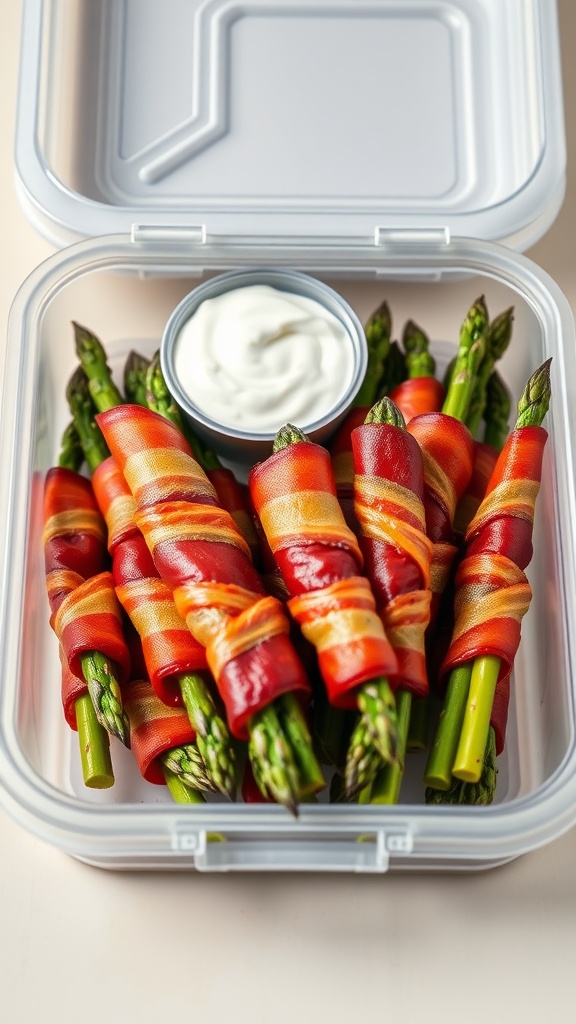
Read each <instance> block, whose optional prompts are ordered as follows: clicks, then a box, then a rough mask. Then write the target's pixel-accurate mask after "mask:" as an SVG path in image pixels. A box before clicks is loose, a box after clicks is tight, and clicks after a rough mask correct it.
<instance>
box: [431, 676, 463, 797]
mask: <svg viewBox="0 0 576 1024" xmlns="http://www.w3.org/2000/svg"><path fill="white" fill-rule="evenodd" d="M471 675H472V665H471V664H470V663H467V664H466V665H462V666H461V667H460V668H455V669H453V671H452V672H451V673H450V676H449V678H448V684H447V687H446V694H445V697H444V702H443V705H442V711H441V712H440V719H439V721H438V726H437V728H436V733H435V735H434V740H433V743H432V747H431V749H430V753H429V755H428V761H427V764H426V769H425V772H424V782H425V783H426V785H427V786H429V787H431V788H434V789H442V790H447V789H449V788H450V786H451V785H452V781H453V780H452V766H453V764H454V758H455V757H456V751H457V749H458V739H459V736H460V731H461V729H462V722H463V721H464V711H465V709H466V701H467V700H468V692H469V689H470V676H471Z"/></svg>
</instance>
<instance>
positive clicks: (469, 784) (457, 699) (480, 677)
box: [425, 359, 551, 803]
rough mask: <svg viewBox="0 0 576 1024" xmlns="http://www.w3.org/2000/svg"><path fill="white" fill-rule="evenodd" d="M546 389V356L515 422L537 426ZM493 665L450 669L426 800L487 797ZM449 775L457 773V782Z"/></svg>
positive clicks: (482, 661) (491, 772)
mask: <svg viewBox="0 0 576 1024" xmlns="http://www.w3.org/2000/svg"><path fill="white" fill-rule="evenodd" d="M550 395H551V389H550V360H549V359H548V360H547V361H546V362H545V363H543V365H542V366H540V367H539V368H538V369H537V370H536V371H535V372H534V373H533V374H532V376H531V377H530V379H529V381H528V383H527V384H526V387H525V389H524V391H523V393H522V396H521V398H520V401H519V403H518V416H517V420H516V428H520V427H526V426H540V425H541V423H542V420H543V419H544V417H545V415H546V413H547V411H548V407H549V404H550ZM499 670H500V659H499V658H497V657H494V656H493V655H484V656H482V657H478V658H475V659H474V661H473V662H469V663H467V664H466V665H463V666H461V667H460V668H458V669H455V670H454V672H452V673H451V674H450V679H449V681H448V688H447V691H446V696H445V698H444V704H443V710H442V713H441V718H440V723H439V728H438V731H437V734H436V738H435V742H434V747H433V749H432V751H431V755H430V758H429V762H428V765H427V768H426V775H425V778H426V781H427V782H428V784H429V790H428V791H427V792H428V794H429V795H428V796H427V799H429V800H432V795H431V793H432V790H443V791H444V797H443V802H446V803H464V802H470V803H490V802H491V800H492V798H493V795H494V789H495V786H496V770H495V766H494V760H495V755H493V754H492V752H491V751H492V744H493V742H494V736H493V731H494V730H493V729H492V728H491V726H490V717H491V714H492V704H493V701H494V693H495V688H496V682H497V679H498V674H499ZM479 764H480V765H481V769H480V773H479V771H478V765H479ZM454 779H458V780H459V782H460V785H458V783H457V782H455V781H454ZM463 785H464V786H466V789H465V790H463V789H462V786H463ZM434 799H436V798H434Z"/></svg>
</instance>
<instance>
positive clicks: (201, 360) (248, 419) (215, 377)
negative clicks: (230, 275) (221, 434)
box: [174, 285, 354, 433]
mask: <svg viewBox="0 0 576 1024" xmlns="http://www.w3.org/2000/svg"><path fill="white" fill-rule="evenodd" d="M174 370H175V374H176V377H177V378H178V380H179V382H180V386H181V387H182V390H183V391H185V392H186V394H187V395H188V397H189V398H190V400H191V401H192V402H193V403H194V405H195V406H196V407H197V409H199V410H200V411H201V412H202V413H204V415H206V416H208V417H210V418H211V419H212V420H215V421H216V422H217V423H219V424H221V425H222V426H224V427H226V426H228V427H232V428H234V429H236V430H245V431H250V432H252V431H258V432H262V433H274V432H275V431H277V430H278V429H279V428H280V427H282V426H283V425H284V424H285V423H294V424H295V425H296V426H306V425H309V424H311V423H314V422H315V421H316V420H319V419H321V418H322V417H323V416H324V415H326V414H327V413H329V412H330V411H331V409H333V408H334V406H335V405H337V403H338V401H339V400H340V398H342V396H343V395H344V393H345V391H346V390H347V388H348V386H349V384H350V381H351V379H352V374H353V370H354V350H353V345H352V341H351V339H350V336H349V334H348V332H347V330H346V328H345V327H344V325H343V324H342V323H341V322H340V320H338V318H337V317H335V316H334V315H333V314H332V313H330V312H329V311H328V310H326V309H325V308H324V306H322V305H321V304H320V303H319V302H316V301H315V300H314V299H309V298H305V297H304V296H301V295H296V294H294V293H292V292H284V291H279V290H278V289H276V288H272V287H270V286H269V285H250V286H248V287H245V288H235V289H232V290H230V291H227V292H224V293H223V294H222V295H219V296H217V297H216V298H213V299H205V300H204V302H202V303H201V304H200V306H199V307H198V309H197V310H196V312H195V313H194V314H193V315H192V316H191V317H190V319H189V320H187V321H186V323H184V325H183V326H182V327H181V328H180V330H179V332H178V335H177V338H176V342H175V346H174Z"/></svg>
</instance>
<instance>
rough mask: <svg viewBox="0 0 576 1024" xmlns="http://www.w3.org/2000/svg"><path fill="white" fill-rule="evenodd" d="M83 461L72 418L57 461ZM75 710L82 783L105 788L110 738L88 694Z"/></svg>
mask: <svg viewBox="0 0 576 1024" xmlns="http://www.w3.org/2000/svg"><path fill="white" fill-rule="evenodd" d="M83 462H84V452H83V450H82V445H81V444H80V438H79V436H78V431H77V430H76V426H75V424H74V421H73V420H71V421H70V423H68V425H67V427H66V429H65V430H64V433H63V434H62V440H61V442H60V456H59V459H58V465H59V466H62V467H63V468H65V469H71V470H73V471H74V472H75V473H77V472H78V470H79V469H80V467H81V465H82V463H83ZM74 710H75V712H76V725H77V727H78V746H79V750H80V759H81V763H82V776H83V779H84V785H85V786H88V787H89V788H91V789H108V788H109V787H110V786H112V785H114V772H113V770H112V762H111V760H110V740H109V738H108V732H107V731H106V729H104V728H103V726H102V725H100V722H99V721H98V718H97V716H96V712H95V710H94V705H93V703H92V698H91V697H90V694H86V695H85V696H83V697H79V698H78V700H77V701H76V703H75V705H74Z"/></svg>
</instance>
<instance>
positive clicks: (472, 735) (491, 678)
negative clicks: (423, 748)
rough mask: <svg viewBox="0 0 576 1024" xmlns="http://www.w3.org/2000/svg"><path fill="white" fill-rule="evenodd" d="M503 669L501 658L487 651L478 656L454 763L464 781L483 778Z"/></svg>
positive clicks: (473, 669)
mask: <svg viewBox="0 0 576 1024" xmlns="http://www.w3.org/2000/svg"><path fill="white" fill-rule="evenodd" d="M499 672H500V658H495V657H494V656H493V655H491V654H485V655H483V656H482V657H481V658H475V659H474V662H473V664H472V672H471V675H470V689H469V691H468V699H467V701H466V706H465V708H464V715H463V718H462V727H461V729H460V736H459V739H458V749H457V751H456V756H455V758H454V764H453V765H452V775H453V776H454V778H455V779H460V780H461V781H462V782H478V781H479V780H480V775H481V774H482V766H483V763H484V751H485V750H486V743H487V740H488V730H489V729H490V717H491V715H492V705H493V703H494V694H495V693H496V683H497V681H498V675H499Z"/></svg>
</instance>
